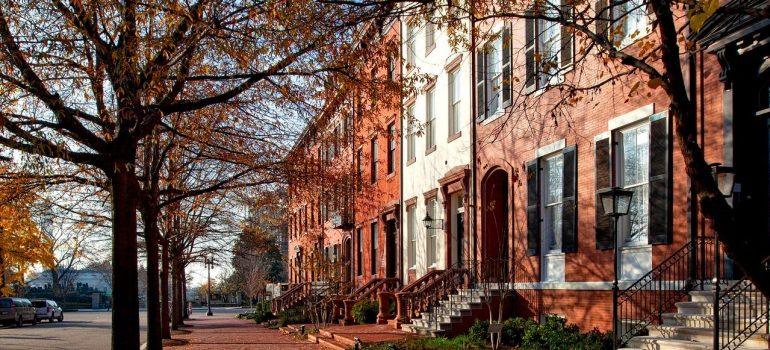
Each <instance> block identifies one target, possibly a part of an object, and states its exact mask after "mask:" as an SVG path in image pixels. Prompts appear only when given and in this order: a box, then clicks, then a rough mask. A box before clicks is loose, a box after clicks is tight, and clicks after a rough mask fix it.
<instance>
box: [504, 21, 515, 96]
mask: <svg viewBox="0 0 770 350" xmlns="http://www.w3.org/2000/svg"><path fill="white" fill-rule="evenodd" d="M502 46H503V47H502V50H503V52H502V54H503V78H502V80H503V81H502V85H503V107H508V106H510V104H511V83H512V81H513V79H512V78H513V77H512V76H511V47H512V45H511V25H510V24H509V23H506V24H505V26H504V27H503V44H502Z"/></svg>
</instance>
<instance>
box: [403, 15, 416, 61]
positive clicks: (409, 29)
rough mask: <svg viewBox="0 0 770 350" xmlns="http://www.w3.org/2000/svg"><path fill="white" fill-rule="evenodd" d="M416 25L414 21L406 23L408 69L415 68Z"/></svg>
mask: <svg viewBox="0 0 770 350" xmlns="http://www.w3.org/2000/svg"><path fill="white" fill-rule="evenodd" d="M416 34H417V27H416V26H415V25H414V23H407V25H406V35H407V38H406V48H405V50H406V62H405V63H406V70H407V71H410V70H412V69H414V68H415V65H416V64H417V45H416V44H417V43H416V41H417V35H416Z"/></svg>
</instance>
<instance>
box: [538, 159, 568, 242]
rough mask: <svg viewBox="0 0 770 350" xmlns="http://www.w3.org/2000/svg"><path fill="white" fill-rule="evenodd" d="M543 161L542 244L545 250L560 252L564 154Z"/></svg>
mask: <svg viewBox="0 0 770 350" xmlns="http://www.w3.org/2000/svg"><path fill="white" fill-rule="evenodd" d="M543 163H544V169H543V181H542V182H543V186H544V188H543V198H542V199H541V200H542V201H543V246H544V247H545V248H546V252H550V253H561V233H562V230H561V224H562V200H563V198H562V193H563V189H564V155H562V154H561V153H558V154H556V155H554V156H550V157H548V158H545V160H544V162H543Z"/></svg>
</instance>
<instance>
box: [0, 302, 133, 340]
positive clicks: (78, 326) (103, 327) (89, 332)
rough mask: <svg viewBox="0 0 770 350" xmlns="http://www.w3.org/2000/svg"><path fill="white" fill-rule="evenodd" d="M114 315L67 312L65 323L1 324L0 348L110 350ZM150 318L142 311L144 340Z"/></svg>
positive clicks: (107, 313)
mask: <svg viewBox="0 0 770 350" xmlns="http://www.w3.org/2000/svg"><path fill="white" fill-rule="evenodd" d="M110 317H111V313H110V312H91V311H87V312H85V311H84V312H66V313H64V322H63V323H58V322H54V323H48V321H43V322H42V323H38V324H37V325H36V326H32V325H30V324H25V325H24V327H22V328H14V327H0V349H3V350H28V349H29V350H32V349H67V350H70V349H78V350H104V349H109V348H110V328H111V327H110V326H111V324H112V320H111V319H110ZM146 320H147V319H146V317H145V314H144V313H142V314H141V317H140V325H141V327H142V342H144V340H145V339H144V338H145V333H144V332H145V331H146V326H147V322H146Z"/></svg>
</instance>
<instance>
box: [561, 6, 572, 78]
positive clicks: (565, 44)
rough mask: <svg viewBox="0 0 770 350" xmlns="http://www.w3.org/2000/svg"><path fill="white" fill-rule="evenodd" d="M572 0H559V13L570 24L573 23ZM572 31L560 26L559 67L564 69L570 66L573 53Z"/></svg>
mask: <svg viewBox="0 0 770 350" xmlns="http://www.w3.org/2000/svg"><path fill="white" fill-rule="evenodd" d="M572 1H573V0H561V13H562V16H564V17H565V19H566V20H567V21H569V22H570V23H571V22H572V21H574V15H573V13H572V3H571V2H572ZM572 33H573V30H572V28H569V27H567V26H564V25H562V26H561V51H560V52H561V66H562V67H566V66H569V65H570V64H572V57H573V55H574V53H573V45H572V42H573V35H572Z"/></svg>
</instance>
